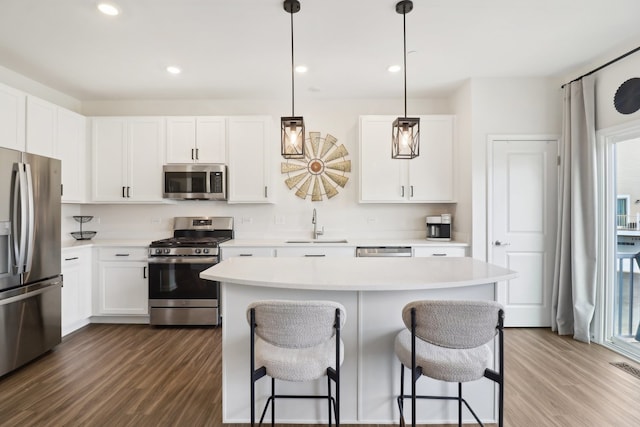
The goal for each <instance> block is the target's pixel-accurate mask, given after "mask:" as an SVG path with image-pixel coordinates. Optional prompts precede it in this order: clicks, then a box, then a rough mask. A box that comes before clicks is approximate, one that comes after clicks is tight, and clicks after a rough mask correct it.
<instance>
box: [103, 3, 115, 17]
mask: <svg viewBox="0 0 640 427" xmlns="http://www.w3.org/2000/svg"><path fill="white" fill-rule="evenodd" d="M98 10H99V11H100V12H102V13H104V14H105V15H109V16H116V15H119V14H120V9H118V7H117V6H116V5H114V4H111V3H99V4H98Z"/></svg>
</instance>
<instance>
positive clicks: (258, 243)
mask: <svg viewBox="0 0 640 427" xmlns="http://www.w3.org/2000/svg"><path fill="white" fill-rule="evenodd" d="M336 240H342V239H332V238H330V237H327V238H321V239H318V240H313V239H305V238H291V239H233V240H229V241H227V242H224V243H221V244H220V247H221V248H223V249H224V248H255V247H283V246H284V247H290V246H293V247H295V246H311V245H313V246H319V245H320V246H343V247H354V246H458V247H466V246H469V244H468V243H464V242H456V241H447V240H439V241H436V240H427V239H415V238H407V239H384V238H381V239H357V238H356V239H350V238H346V239H344V240H346V241H347V242H346V243H337V242H336ZM287 242H295V243H287Z"/></svg>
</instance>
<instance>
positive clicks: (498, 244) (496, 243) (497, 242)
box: [493, 240, 511, 246]
mask: <svg viewBox="0 0 640 427" xmlns="http://www.w3.org/2000/svg"><path fill="white" fill-rule="evenodd" d="M493 244H494V245H496V246H509V245H510V244H511V243H508V242H501V241H500V240H496V241H495V242H494V243H493Z"/></svg>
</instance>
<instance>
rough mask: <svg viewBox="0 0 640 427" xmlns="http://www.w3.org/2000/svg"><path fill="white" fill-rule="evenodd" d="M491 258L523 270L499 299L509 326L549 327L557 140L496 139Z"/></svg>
mask: <svg viewBox="0 0 640 427" xmlns="http://www.w3.org/2000/svg"><path fill="white" fill-rule="evenodd" d="M491 145H492V147H491V148H492V168H491V170H490V178H491V185H490V194H489V197H490V200H489V203H488V206H490V213H489V225H490V227H489V236H488V237H489V239H488V241H489V244H490V245H491V248H490V249H489V251H488V253H489V256H490V257H491V259H490V262H492V263H493V264H497V265H500V266H503V267H506V268H509V269H512V270H515V271H517V272H518V273H519V276H518V277H517V278H516V279H513V280H509V281H507V282H501V283H499V284H498V288H497V292H498V295H497V298H498V301H499V302H500V303H502V304H503V305H504V306H505V312H506V313H505V324H506V326H530V327H537V326H550V324H551V289H552V285H553V264H554V255H553V254H554V252H555V234H556V223H557V186H558V184H557V182H558V181H557V174H558V166H557V158H558V154H557V153H558V141H557V140H553V139H533V138H530V139H516V138H510V139H493V140H492V141H491Z"/></svg>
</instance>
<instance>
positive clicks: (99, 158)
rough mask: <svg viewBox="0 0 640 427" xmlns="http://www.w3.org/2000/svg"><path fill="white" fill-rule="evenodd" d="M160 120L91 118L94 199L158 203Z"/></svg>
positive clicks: (162, 137)
mask: <svg viewBox="0 0 640 427" xmlns="http://www.w3.org/2000/svg"><path fill="white" fill-rule="evenodd" d="M164 138H165V135H164V120H163V119H162V118H157V117H133V118H128V117H126V118H123V117H108V118H107V117H104V118H103V117H100V118H93V120H92V146H93V186H92V200H93V201H94V202H118V203H140V202H143V203H156V202H162V201H163V199H162V165H163V161H164V150H163V147H164Z"/></svg>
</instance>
